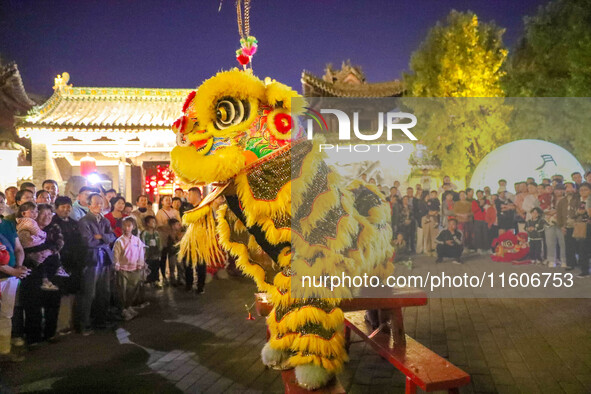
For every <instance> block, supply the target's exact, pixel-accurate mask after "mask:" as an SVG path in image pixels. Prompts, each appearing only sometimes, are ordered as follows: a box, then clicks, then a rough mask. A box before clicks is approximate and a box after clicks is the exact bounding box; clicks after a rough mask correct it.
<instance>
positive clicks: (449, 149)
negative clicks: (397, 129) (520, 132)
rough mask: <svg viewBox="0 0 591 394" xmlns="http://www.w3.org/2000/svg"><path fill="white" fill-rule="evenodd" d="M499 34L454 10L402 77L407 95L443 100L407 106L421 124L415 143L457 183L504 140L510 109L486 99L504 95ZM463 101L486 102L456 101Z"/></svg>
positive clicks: (503, 55) (431, 33)
mask: <svg viewBox="0 0 591 394" xmlns="http://www.w3.org/2000/svg"><path fill="white" fill-rule="evenodd" d="M503 33H504V29H502V28H499V27H497V26H496V25H495V24H494V23H492V22H491V23H481V22H479V21H478V17H477V16H476V15H475V14H474V13H472V12H466V13H462V12H458V11H455V10H453V11H451V12H450V14H449V15H448V16H447V20H446V22H445V23H441V22H439V23H437V24H436V25H435V27H433V28H432V29H431V30H430V31H429V33H428V35H427V37H426V39H425V41H424V42H423V43H422V44H421V45H420V47H419V48H418V49H417V51H416V52H414V53H413V55H412V57H411V60H410V73H409V74H405V75H404V81H405V88H406V95H407V96H410V97H447V98H448V99H438V100H420V101H419V100H412V102H413V104H409V105H410V106H412V107H413V110H414V111H415V113H416V114H417V118H418V119H419V120H420V123H422V124H423V126H424V127H421V128H420V130H421V132H420V133H419V134H420V137H419V139H420V141H419V142H420V143H421V144H423V145H425V146H426V148H427V150H428V151H429V153H430V154H431V155H432V156H433V157H434V158H436V159H438V160H439V161H440V162H441V171H442V172H444V173H446V174H449V175H451V176H453V177H456V178H459V179H466V180H468V179H469V176H470V175H471V173H472V171H473V170H474V168H475V167H476V165H477V164H478V163H479V162H480V160H481V159H482V158H483V157H484V156H485V155H486V154H487V153H489V152H490V151H491V150H493V149H495V148H496V147H497V146H499V145H502V144H503V143H505V142H507V141H508V140H509V133H508V127H507V122H506V120H507V119H508V113H509V112H510V109H509V108H508V107H506V106H504V105H503V100H502V99H490V97H502V96H504V92H503V90H502V88H501V86H500V79H501V77H503V75H504V71H503V70H502V66H503V62H504V61H505V59H506V57H507V50H506V49H505V47H504V45H503V40H502V35H503ZM467 97H482V98H489V99H478V100H465V99H457V98H467ZM426 101H428V103H426Z"/></svg>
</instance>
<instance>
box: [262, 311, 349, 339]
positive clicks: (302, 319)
mask: <svg viewBox="0 0 591 394" xmlns="http://www.w3.org/2000/svg"><path fill="white" fill-rule="evenodd" d="M344 319H345V316H344V314H343V311H342V310H341V309H339V308H334V309H333V310H331V311H330V312H328V313H327V312H325V311H323V310H322V309H319V308H316V307H315V306H313V305H307V306H303V307H301V308H298V309H294V310H291V311H289V312H288V313H286V314H285V315H283V317H282V318H281V320H280V321H277V316H276V314H275V309H273V310H272V311H271V313H270V314H269V316H267V325H268V326H269V327H270V328H271V327H273V330H274V332H277V333H278V334H285V333H288V332H294V331H297V330H298V329H299V328H300V327H302V326H303V325H305V324H306V323H314V324H320V325H322V327H324V328H325V329H326V330H335V331H340V330H342V328H343V322H344Z"/></svg>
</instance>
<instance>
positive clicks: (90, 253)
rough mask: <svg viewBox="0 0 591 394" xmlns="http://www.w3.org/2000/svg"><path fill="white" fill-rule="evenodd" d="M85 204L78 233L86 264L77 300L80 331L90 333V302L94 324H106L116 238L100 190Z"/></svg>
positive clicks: (103, 325) (99, 326) (99, 325)
mask: <svg viewBox="0 0 591 394" xmlns="http://www.w3.org/2000/svg"><path fill="white" fill-rule="evenodd" d="M88 208H89V210H88V213H87V214H86V215H85V216H84V217H83V218H82V219H80V221H79V222H78V227H79V229H80V235H81V236H82V240H83V241H84V244H85V246H86V248H87V252H86V258H85V267H84V268H83V269H82V295H81V302H80V319H81V322H80V329H81V331H82V334H83V335H90V334H92V329H91V324H90V323H91V322H90V311H91V308H92V307H93V305H94V308H92V309H93V310H94V311H95V316H94V325H95V327H97V328H105V327H106V323H107V321H106V319H107V312H108V309H109V300H110V296H111V289H110V277H111V266H112V263H113V252H112V251H111V244H112V243H113V242H115V239H116V237H115V234H113V232H112V231H111V225H110V223H109V221H108V220H107V219H105V218H104V217H103V215H102V214H101V212H102V209H103V198H102V197H101V195H100V194H98V193H93V194H91V195H89V196H88Z"/></svg>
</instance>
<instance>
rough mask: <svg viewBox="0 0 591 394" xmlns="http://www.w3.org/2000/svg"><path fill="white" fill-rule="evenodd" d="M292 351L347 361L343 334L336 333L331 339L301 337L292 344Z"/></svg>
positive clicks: (311, 336) (314, 336) (315, 336)
mask: <svg viewBox="0 0 591 394" xmlns="http://www.w3.org/2000/svg"><path fill="white" fill-rule="evenodd" d="M291 350H292V351H295V352H299V353H313V354H315V355H320V356H322V357H323V358H334V359H338V360H346V359H347V352H346V351H345V338H344V336H343V334H341V333H335V335H334V336H333V337H332V338H330V339H324V338H322V337H320V336H318V335H314V334H307V335H300V336H298V337H296V338H295V339H294V341H293V342H292V344H291Z"/></svg>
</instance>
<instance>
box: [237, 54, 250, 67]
mask: <svg viewBox="0 0 591 394" xmlns="http://www.w3.org/2000/svg"><path fill="white" fill-rule="evenodd" d="M236 60H238V63H240V64H241V65H243V66H246V65H247V64H248V63H249V62H250V58H249V57H248V56H246V55H238V56H236Z"/></svg>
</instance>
